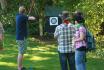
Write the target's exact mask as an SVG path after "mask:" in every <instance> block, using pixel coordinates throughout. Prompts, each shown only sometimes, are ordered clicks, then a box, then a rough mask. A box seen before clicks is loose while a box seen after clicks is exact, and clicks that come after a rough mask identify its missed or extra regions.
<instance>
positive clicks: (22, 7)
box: [19, 6, 26, 14]
mask: <svg viewBox="0 0 104 70" xmlns="http://www.w3.org/2000/svg"><path fill="white" fill-rule="evenodd" d="M25 10H26V9H25V7H24V6H20V7H19V13H22V14H23V13H25Z"/></svg>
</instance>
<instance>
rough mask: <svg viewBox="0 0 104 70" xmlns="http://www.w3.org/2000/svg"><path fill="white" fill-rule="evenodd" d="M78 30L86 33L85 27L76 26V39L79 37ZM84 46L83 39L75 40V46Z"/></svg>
mask: <svg viewBox="0 0 104 70" xmlns="http://www.w3.org/2000/svg"><path fill="white" fill-rule="evenodd" d="M80 32H83V33H84V34H85V35H86V29H85V27H84V26H81V27H79V28H76V33H75V38H76V39H78V38H79V37H80ZM82 46H83V47H86V42H85V40H81V41H77V42H75V47H76V49H77V48H80V47H82Z"/></svg>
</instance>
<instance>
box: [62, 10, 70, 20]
mask: <svg viewBox="0 0 104 70" xmlns="http://www.w3.org/2000/svg"><path fill="white" fill-rule="evenodd" d="M61 17H62V19H63V20H66V19H68V18H69V12H68V11H62V14H61Z"/></svg>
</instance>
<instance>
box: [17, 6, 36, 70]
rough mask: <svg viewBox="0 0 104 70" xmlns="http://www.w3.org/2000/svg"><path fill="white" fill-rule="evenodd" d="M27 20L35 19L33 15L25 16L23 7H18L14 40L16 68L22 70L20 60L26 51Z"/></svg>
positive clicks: (21, 60)
mask: <svg viewBox="0 0 104 70" xmlns="http://www.w3.org/2000/svg"><path fill="white" fill-rule="evenodd" d="M28 20H35V17H33V16H29V17H28V16H26V15H25V7H24V6H20V7H19V14H17V15H16V40H17V45H18V50H19V53H18V58H17V63H18V70H23V66H22V62H23V55H24V53H25V51H26V48H27V46H26V38H27V34H28V32H27V21H28Z"/></svg>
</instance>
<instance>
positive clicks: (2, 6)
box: [0, 0, 7, 10]
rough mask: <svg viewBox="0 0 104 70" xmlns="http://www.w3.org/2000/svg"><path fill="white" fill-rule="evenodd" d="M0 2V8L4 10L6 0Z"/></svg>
mask: <svg viewBox="0 0 104 70" xmlns="http://www.w3.org/2000/svg"><path fill="white" fill-rule="evenodd" d="M0 4H1V8H2V10H5V9H6V6H7V2H6V0H0Z"/></svg>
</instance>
